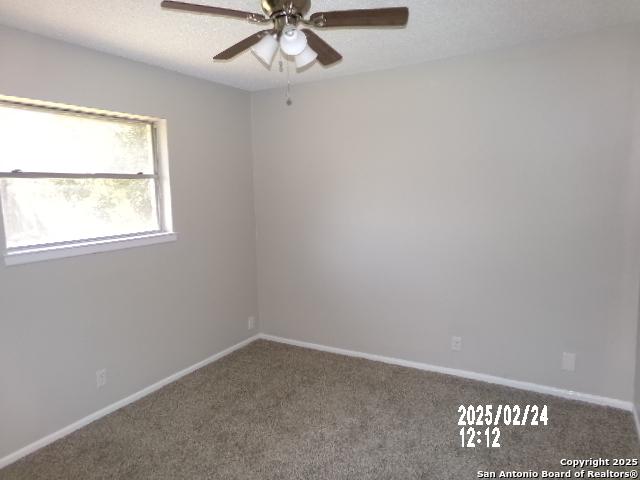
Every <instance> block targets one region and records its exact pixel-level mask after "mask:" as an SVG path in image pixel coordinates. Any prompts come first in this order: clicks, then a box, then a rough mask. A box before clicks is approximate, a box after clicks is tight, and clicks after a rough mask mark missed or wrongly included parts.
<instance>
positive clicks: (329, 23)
mask: <svg viewBox="0 0 640 480" xmlns="http://www.w3.org/2000/svg"><path fill="white" fill-rule="evenodd" d="M261 3H262V10H263V11H264V15H263V14H261V13H251V12H244V11H241V10H232V9H229V8H220V7H211V6H208V5H197V4H193V3H185V2H175V1H170V0H165V1H163V2H162V7H163V8H167V9H172V10H182V11H187V12H195V13H208V14H211V15H218V16H222V17H230V18H236V19H240V20H246V21H248V22H250V23H255V24H269V23H271V24H272V27H273V28H269V29H267V30H262V31H260V32H257V33H254V34H253V35H251V36H249V37H247V38H245V39H244V40H242V41H240V42H238V43H236V44H235V45H233V46H232V47H229V48H227V49H226V50H224V51H223V52H220V53H219V54H218V55H216V56H215V57H213V58H214V60H230V59H232V58H233V57H235V56H236V55H238V54H240V53H242V52H244V51H245V50H247V49H249V48H251V50H252V51H253V53H254V54H255V55H256V56H257V57H258V58H259V59H260V60H262V61H263V62H264V63H266V64H267V65H271V63H272V62H273V58H274V57H275V54H276V53H277V51H278V48H281V49H282V52H283V53H285V54H286V55H288V56H291V57H294V59H295V63H296V67H297V68H303V67H305V66H307V65H309V64H311V63H312V62H313V61H314V60H316V59H317V60H318V61H319V62H320V63H321V64H322V65H324V66H328V65H333V64H334V63H336V62H338V61H340V60H341V59H342V55H340V54H339V53H338V52H337V51H336V50H334V49H333V48H332V47H331V46H330V45H329V44H328V43H326V42H325V41H324V40H322V38H320V37H319V36H318V35H317V34H316V33H315V32H314V31H313V30H311V29H309V28H304V27H311V28H333V27H403V26H405V25H406V24H407V21H408V20H409V9H408V8H406V7H394V8H374V9H363V10H339V11H333V12H316V13H314V14H312V15H311V16H309V18H305V15H306V14H307V13H308V12H309V10H310V8H311V0H261Z"/></svg>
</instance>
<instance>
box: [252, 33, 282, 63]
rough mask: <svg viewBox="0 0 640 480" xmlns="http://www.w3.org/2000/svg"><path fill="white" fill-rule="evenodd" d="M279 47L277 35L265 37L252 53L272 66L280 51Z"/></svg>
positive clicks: (254, 47)
mask: <svg viewBox="0 0 640 480" xmlns="http://www.w3.org/2000/svg"><path fill="white" fill-rule="evenodd" d="M278 46H279V44H278V41H277V40H276V36H275V35H265V36H264V37H262V39H260V41H259V42H258V43H256V44H255V45H254V46H253V47H252V48H251V51H252V52H253V54H254V55H255V56H256V57H258V58H259V59H260V60H262V61H263V62H264V63H266V64H267V65H269V66H271V63H272V62H273V57H275V55H276V52H277V51H278Z"/></svg>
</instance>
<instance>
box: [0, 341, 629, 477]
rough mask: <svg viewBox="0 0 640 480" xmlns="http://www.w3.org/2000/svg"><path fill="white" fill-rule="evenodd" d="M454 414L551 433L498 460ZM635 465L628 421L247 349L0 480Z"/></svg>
mask: <svg viewBox="0 0 640 480" xmlns="http://www.w3.org/2000/svg"><path fill="white" fill-rule="evenodd" d="M461 404H473V405H477V404H493V405H498V404H511V405H514V404H519V405H523V406H524V405H527V404H538V405H548V411H549V425H548V426H547V427H543V426H539V427H531V426H527V427H509V428H506V427H503V428H501V430H502V436H501V438H500V443H501V445H502V447H501V448H498V449H489V448H485V447H482V448H480V447H479V448H462V447H461V446H460V437H459V434H458V432H459V430H460V427H459V426H458V424H457V422H458V416H459V415H458V413H457V410H458V407H459V405H461ZM639 455H640V451H639V445H638V441H637V439H636V435H635V430H634V424H633V419H632V416H631V414H629V413H627V412H623V411H620V410H615V409H609V408H602V407H596V406H593V405H587V404H583V403H578V402H571V401H566V400H560V399H557V398H553V397H548V396H544V395H538V394H532V393H527V392H523V391H518V390H513V389H509V388H504V387H498V386H493V385H488V384H484V383H479V382H473V381H468V380H462V379H459V378H455V377H449V376H445V375H439V374H433V373H428V372H422V371H417V370H411V369H408V368H402V367H395V366H390V365H385V364H381V363H375V362H370V361H367V360H360V359H353V358H348V357H343V356H339V355H333V354H327V353H321V352H316V351H311V350H306V349H302V348H296V347H289V346H284V345H280V344H276V343H271V342H266V341H257V342H255V343H253V344H251V345H249V346H248V347H246V348H244V349H242V350H239V351H237V352H235V353H233V354H232V355H230V356H228V357H226V358H224V359H222V360H220V361H218V362H216V363H214V364H212V365H210V366H208V367H205V368H203V369H201V370H199V371H197V372H195V373H193V374H191V375H189V376H187V377H185V378H183V379H182V380H180V381H178V382H176V383H173V384H171V385H169V386H167V387H165V388H164V389H162V390H160V391H158V392H156V393H155V394H152V395H150V396H148V397H145V398H144V399H142V400H140V401H138V402H137V403H135V404H132V405H130V406H128V407H126V408H124V409H122V410H119V411H117V412H115V413H113V414H112V415H109V416H108V417H105V418H103V419H101V420H99V421H96V422H95V423H93V424H91V425H89V426H87V427H85V428H83V429H82V430H79V431H78V432H76V433H74V434H72V435H70V436H68V437H66V438H64V439H62V440H60V441H58V442H56V443H54V444H52V445H50V446H49V447H46V448H44V449H42V450H40V451H38V452H36V453H35V454H33V455H30V456H29V457H27V458H25V459H23V460H21V461H19V462H18V463H15V464H13V465H11V466H9V467H7V468H5V469H4V470H0V479H2V480H17V479H20V480H27V479H28V480H36V479H47V480H52V479H61V480H62V479H64V480H75V479H78V480H91V479H131V480H136V479H156V480H164V479H166V480H169V479H171V480H176V479H190V480H197V479H225V480H230V479H274V480H275V479H279V480H280V479H301V480H302V479H305V480H309V479H345V480H346V479H402V480H410V479H467V478H468V479H471V478H477V473H476V472H477V471H478V470H489V471H496V470H500V469H507V470H514V469H517V470H529V469H532V470H537V471H540V470H542V469H547V470H563V471H566V470H567V468H566V467H562V468H561V467H560V465H559V462H560V460H561V459H562V458H589V457H603V458H632V457H633V458H637V457H638V456H639ZM600 470H603V469H600Z"/></svg>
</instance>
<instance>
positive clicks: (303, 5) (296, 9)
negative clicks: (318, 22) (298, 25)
mask: <svg viewBox="0 0 640 480" xmlns="http://www.w3.org/2000/svg"><path fill="white" fill-rule="evenodd" d="M310 8H311V0H262V10H263V11H264V13H266V14H267V16H269V17H272V16H273V15H274V14H275V13H279V12H284V13H286V14H287V15H300V16H304V15H306V14H307V12H308V11H309V9H310Z"/></svg>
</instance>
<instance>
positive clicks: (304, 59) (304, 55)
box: [295, 45, 318, 68]
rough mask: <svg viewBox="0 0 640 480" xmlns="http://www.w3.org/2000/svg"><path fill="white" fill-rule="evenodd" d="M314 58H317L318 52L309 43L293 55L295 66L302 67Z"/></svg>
mask: <svg viewBox="0 0 640 480" xmlns="http://www.w3.org/2000/svg"><path fill="white" fill-rule="evenodd" d="M316 58H318V54H317V53H316V52H315V50H313V49H312V48H311V47H310V46H309V45H307V46H306V47H305V49H304V50H303V51H302V52H300V53H299V54H298V55H296V57H295V60H296V68H304V67H306V66H307V65H309V64H311V63H313V61H314V60H315V59H316Z"/></svg>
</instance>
